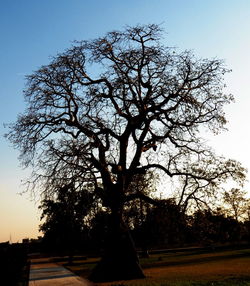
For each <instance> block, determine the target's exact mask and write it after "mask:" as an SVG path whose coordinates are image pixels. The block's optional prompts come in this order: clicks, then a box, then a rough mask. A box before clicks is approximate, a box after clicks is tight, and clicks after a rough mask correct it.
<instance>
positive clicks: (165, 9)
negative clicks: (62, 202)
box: [0, 0, 250, 241]
mask: <svg viewBox="0 0 250 286" xmlns="http://www.w3.org/2000/svg"><path fill="white" fill-rule="evenodd" d="M148 23H156V24H161V25H162V27H163V28H164V29H165V31H166V35H165V39H164V43H165V44H166V45H169V46H175V47H178V48H179V49H180V50H184V49H191V50H193V51H194V53H195V54H196V55H197V56H198V57H202V58H207V57H208V58H211V57H217V58H221V59H224V60H225V62H226V64H227V66H228V67H229V68H231V69H232V70H233V72H232V73H231V74H230V75H228V76H227V77H226V84H227V85H228V91H229V92H232V93H233V94H234V96H235V98H236V103H235V104H233V105H231V106H229V107H227V108H226V111H227V115H228V116H227V117H228V119H229V125H228V128H229V132H226V133H225V134H221V135H219V136H217V137H216V138H212V137H209V139H210V141H211V144H212V145H213V147H214V148H215V149H216V150H217V152H218V153H219V154H224V155H225V156H227V157H230V158H234V159H237V160H239V161H241V162H242V163H243V164H244V166H246V167H248V168H250V155H249V137H250V136H249V134H248V132H249V131H248V130H249V123H250V120H249V106H250V100H249V98H250V87H249V74H250V72H249V66H250V54H249V51H250V1H248V0H245V1H244V0H172V1H170V0H154V1H152V0H126V1H122V0H110V1H108V0H107V1H103V0H22V1H20V0H10V1H2V2H1V6H0V35H1V44H0V83H1V84H0V150H1V151H0V152H1V164H0V241H4V240H9V237H10V235H11V237H12V240H13V241H17V240H20V239H21V238H23V237H34V236H36V235H37V234H38V224H39V212H38V211H37V206H38V205H37V203H36V204H35V202H33V201H30V199H31V198H30V195H28V194H25V195H23V196H20V195H17V193H19V192H22V191H24V188H23V187H22V186H21V180H22V179H23V178H25V176H26V174H27V171H23V170H22V169H21V167H20V166H19V162H18V160H17V157H18V152H17V151H16V150H14V149H13V148H12V147H11V146H10V144H9V143H8V142H7V141H6V140H5V139H4V138H3V134H4V133H5V132H6V129H4V128H3V123H9V122H13V121H15V120H16V118H17V115H18V113H20V112H22V111H23V110H24V108H25V104H24V101H23V97H22V90H23V88H24V87H25V80H24V76H25V75H27V74H30V73H32V71H34V70H36V69H37V68H38V67H40V66H41V65H44V64H47V63H48V62H49V58H50V57H51V56H54V55H56V53H58V52H61V51H63V50H64V49H65V48H67V47H69V46H70V45H71V43H72V42H73V41H74V40H82V39H91V38H95V37H98V36H101V35H103V34H104V33H106V32H108V31H111V30H116V29H122V28H123V27H124V26H125V25H131V26H132V25H136V24H148ZM247 187H248V186H247Z"/></svg>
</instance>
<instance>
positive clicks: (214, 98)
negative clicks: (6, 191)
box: [7, 25, 245, 281]
mask: <svg viewBox="0 0 250 286" xmlns="http://www.w3.org/2000/svg"><path fill="white" fill-rule="evenodd" d="M161 37H162V30H161V28H160V27H159V26H158V25H145V26H136V27H127V28H125V30H124V31H114V32H110V33H107V34H106V36H104V37H100V38H98V39H95V40H91V41H81V42H77V43H75V45H74V46H72V47H71V48H70V49H68V50H66V51H65V52H64V53H61V54H58V55H57V56H56V57H54V58H53V59H52V60H51V62H50V64H48V65H46V66H42V67H41V68H40V69H38V70H37V71H36V72H34V73H33V74H31V75H29V76H28V77H27V85H26V88H25V90H24V95H25V99H26V102H27V109H26V110H25V112H24V113H23V114H22V115H20V116H19V117H18V119H17V121H16V123H15V124H13V125H12V126H11V129H10V132H9V134H8V135H7V137H8V138H9V139H10V140H11V141H12V143H13V144H14V146H15V147H17V148H18V149H19V150H20V154H21V156H20V159H21V161H22V162H23V164H24V165H25V166H32V167H33V169H34V172H33V175H32V182H33V183H34V184H35V186H37V185H39V183H42V187H43V190H44V191H45V192H47V193H48V192H53V191H54V190H56V189H58V187H60V186H64V185H67V184H69V183H70V182H74V185H75V187H76V188H77V187H79V189H80V187H83V185H85V184H86V183H88V184H89V185H91V188H88V189H91V190H92V191H94V192H95V195H96V197H98V198H99V199H101V200H102V202H103V205H105V206H106V207H107V208H109V210H110V212H111V216H112V217H113V225H112V230H113V232H115V230H116V234H114V233H113V235H112V236H111V238H110V241H109V247H108V249H109V252H110V253H109V254H110V255H111V256H112V255H113V261H117V260H118V257H117V253H118V252H119V250H121V249H123V250H124V249H127V250H128V251H124V253H121V257H123V258H121V257H120V258H121V259H120V260H119V261H120V262H119V263H121V264H120V268H119V267H118V266H117V265H119V263H118V264H117V265H113V267H114V268H113V271H112V272H110V275H112V273H116V271H114V269H116V268H117V267H118V268H119V269H120V270H121V269H122V268H124V269H126V268H127V264H129V265H134V266H131V267H132V268H133V267H134V268H133V269H132V268H131V269H130V270H131V271H130V270H128V271H129V272H130V273H136V274H131V275H132V276H133V277H137V278H138V277H140V276H142V272H140V270H139V268H137V270H138V271H136V270H135V269H136V265H138V261H137V260H136V259H135V257H136V255H135V252H134V251H133V246H132V245H128V244H127V245H126V247H122V246H121V245H118V241H119V243H121V244H122V242H123V243H129V241H130V239H129V237H128V236H126V235H125V236H122V237H123V239H125V238H126V242H125V241H123V240H122V239H121V240H120V239H118V238H117V242H116V240H115V239H114V238H115V237H119V235H121V233H122V231H124V223H123V218H122V213H123V210H124V205H125V203H129V201H133V200H136V199H141V200H142V199H143V200H145V201H149V199H150V198H149V197H148V195H147V194H145V193H143V192H141V191H139V190H138V191H136V192H135V191H133V188H131V184H133V180H134V179H135V178H136V176H137V175H143V174H146V173H147V172H149V171H150V172H154V171H155V170H158V172H161V174H162V175H163V176H165V177H166V178H173V177H180V178H181V179H182V180H184V187H185V186H188V187H186V190H188V191H190V184H189V185H187V184H186V183H185V179H188V182H191V185H192V184H194V185H197V186H198V185H199V186H206V187H207V186H209V185H213V184H217V185H219V183H221V182H224V181H225V180H226V179H228V178H229V177H232V178H233V179H235V178H239V179H240V180H244V177H245V173H244V169H243V168H242V167H241V165H240V164H238V163H237V164H231V163H230V161H226V160H225V159H224V158H220V162H221V166H223V168H222V169H221V168H218V165H216V164H214V163H213V162H212V161H213V160H214V159H215V160H216V156H215V155H214V154H213V152H212V151H211V150H210V149H209V148H208V147H207V146H205V144H204V143H203V140H202V139H201V138H200V131H201V130H202V129H201V128H208V129H210V130H211V131H212V132H214V133H217V132H219V131H220V130H222V129H223V128H224V126H225V124H226V119H225V115H224V111H223V108H224V106H225V104H228V103H230V102H231V101H232V100H233V98H232V96H231V95H230V94H229V95H228V94H226V93H224V83H223V76H224V74H225V73H226V72H228V70H227V69H226V68H225V66H224V64H223V62H222V61H221V60H218V59H211V60H210V59H197V58H196V57H195V56H194V55H193V54H192V52H190V51H184V52H178V51H177V50H176V49H173V48H170V47H167V46H165V45H164V43H163V42H162V41H161ZM209 160H212V161H211V164H208V163H207V162H209ZM187 162H188V163H190V164H187ZM204 166H206V168H205V169H204ZM39 186H40V185H39ZM202 188H203V187H202ZM202 188H201V189H202ZM203 189H206V190H207V188H203ZM189 194H190V193H188V194H187V195H186V194H182V199H183V200H182V201H184V202H185V203H187V198H188V196H189ZM191 197H192V196H191ZM196 198H197V196H196ZM199 198H200V197H199ZM126 255H131V257H133V258H131V257H130V258H128V257H126ZM130 259H132V260H133V263H134V264H133V263H130V262H131V260H130ZM107 261H110V260H109V259H108V260H107ZM107 261H106V262H107ZM122 261H124V262H122ZM126 261H127V262H128V263H127V264H126ZM129 261H130V262H129ZM124 263H125V264H126V265H124ZM101 265H102V266H103V265H107V264H105V263H104V264H102V263H101ZM100 267H101V266H100ZM108 268H109V269H111V268H112V267H108ZM101 269H102V271H101V273H102V274H100V272H98V273H99V274H98V275H100V276H102V275H104V273H105V275H106V273H109V272H108V269H106V268H105V270H103V269H104V268H101ZM119 269H117V273H116V274H117V275H118V273H120V272H119V271H118V270H119ZM98 271H99V270H98ZM98 275H97V276H98ZM107 275H109V274H107ZM122 275H123V274H121V276H119V275H118V276H119V277H118V276H117V277H118V278H119V279H120V280H121V279H123V278H122V277H123V276H122ZM94 276H95V277H96V275H94ZM100 276H98V277H99V278H100ZM99 278H98V279H99ZM105 279H106V278H100V280H102V281H104V280H105ZM93 280H96V279H93ZM100 280H99V281H100ZM108 280H109V278H108Z"/></svg>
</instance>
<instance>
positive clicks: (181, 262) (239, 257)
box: [68, 249, 250, 286]
mask: <svg viewBox="0 0 250 286" xmlns="http://www.w3.org/2000/svg"><path fill="white" fill-rule="evenodd" d="M97 261H98V259H96V258H92V259H86V260H76V261H75V263H74V265H73V266H70V267H68V268H70V269H71V270H72V271H73V272H75V273H76V274H78V275H80V276H82V277H87V276H88V274H89V273H90V271H91V269H93V267H94V266H95V265H96V263H97ZM140 262H141V265H142V268H143V270H144V273H145V275H146V279H141V280H131V281H118V282H113V283H98V284H97V285H99V286H108V285H112V286H135V285H136V286H170V285H172V286H198V285H200V286H208V285H211V286H212V285H213V286H230V285H234V286H243V285H244V286H245V285H249V286H250V249H240V250H239V249H238V250H227V251H225V250H224V251H213V252H207V251H201V250H199V251H196V250H190V251H185V252H182V251H181V250H179V251H176V252H175V253H161V254H152V255H151V256H150V257H149V258H144V259H141V261H140Z"/></svg>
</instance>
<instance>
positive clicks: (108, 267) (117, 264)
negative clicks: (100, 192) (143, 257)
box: [89, 210, 145, 282]
mask: <svg viewBox="0 0 250 286" xmlns="http://www.w3.org/2000/svg"><path fill="white" fill-rule="evenodd" d="M140 278H145V276H144V274H143V271H142V269H141V267H140V265H139V259H138V256H137V253H136V249H135V246H134V243H133V240H132V237H131V235H130V232H129V230H128V228H127V227H126V226H125V224H124V222H123V220H122V215H121V213H120V212H119V211H117V210H113V211H112V214H111V216H110V222H109V232H108V235H107V238H106V245H105V251H104V255H103V257H102V259H101V261H100V262H99V263H98V264H97V266H96V267H95V268H94V270H93V272H92V273H91V275H90V276H89V279H90V280H91V281H93V282H110V281H117V280H130V279H140Z"/></svg>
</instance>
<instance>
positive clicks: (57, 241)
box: [40, 180, 250, 254]
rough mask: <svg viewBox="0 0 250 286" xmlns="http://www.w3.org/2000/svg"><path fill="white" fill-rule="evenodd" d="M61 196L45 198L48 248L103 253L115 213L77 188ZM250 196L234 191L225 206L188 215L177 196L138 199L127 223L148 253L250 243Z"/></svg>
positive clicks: (43, 227)
mask: <svg viewBox="0 0 250 286" xmlns="http://www.w3.org/2000/svg"><path fill="white" fill-rule="evenodd" d="M140 182H141V183H142V182H143V181H142V180H141V181H140V180H138V184H137V187H138V188H140ZM144 185H145V181H144ZM150 186H151V187H152V184H150ZM134 187H135V186H134ZM141 187H142V186H141ZM146 192H148V190H146ZM57 193H58V196H57V197H54V198H49V199H44V200H43V201H42V204H41V206H40V209H41V210H42V218H43V222H42V224H41V225H40V230H41V231H42V232H43V233H44V237H43V240H42V245H43V249H44V250H46V251H52V252H57V253H68V252H70V253H74V252H76V251H78V252H79V251H82V252H91V253H96V254H100V253H101V251H102V250H103V248H104V241H105V237H106V236H107V235H108V227H107V226H108V223H109V219H110V212H109V210H108V209H106V208H105V207H103V206H102V204H101V201H98V200H97V199H96V198H95V192H91V190H89V189H88V190H87V189H86V190H82V191H76V190H75V188H74V185H73V184H72V185H68V186H65V187H63V188H60V190H58V192H57ZM245 195H246V193H244V192H243V191H241V190H239V189H232V190H230V191H228V192H225V194H224V197H223V198H222V203H223V207H216V208H214V209H213V208H212V207H210V208H209V207H203V208H202V207H200V208H197V209H194V211H193V213H186V212H184V211H183V208H182V206H180V205H178V203H177V202H178V200H177V199H176V198H175V199H155V200H154V204H152V202H145V201H143V200H140V199H137V200H136V201H134V202H133V204H132V203H128V204H127V205H126V207H125V212H124V221H125V222H126V224H127V225H128V226H129V229H130V230H131V234H132V236H133V239H134V241H135V244H136V248H137V249H140V250H142V251H147V250H148V249H160V248H170V247H183V246H188V245H201V246H209V245H215V244H232V243H241V242H250V216H249V200H248V199H246V197H245ZM144 253H146V252H144Z"/></svg>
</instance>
